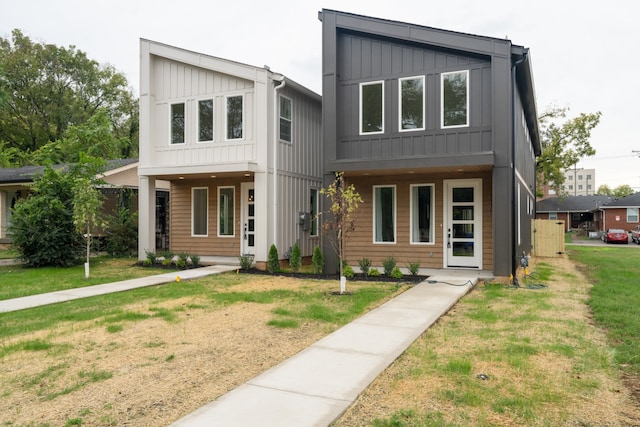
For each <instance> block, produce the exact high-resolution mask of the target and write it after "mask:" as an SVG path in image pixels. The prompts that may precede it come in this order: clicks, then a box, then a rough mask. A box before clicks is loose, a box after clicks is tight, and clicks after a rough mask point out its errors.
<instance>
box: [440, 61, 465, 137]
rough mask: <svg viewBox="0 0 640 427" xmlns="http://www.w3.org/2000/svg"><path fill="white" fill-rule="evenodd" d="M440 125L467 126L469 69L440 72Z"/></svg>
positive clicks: (444, 126)
mask: <svg viewBox="0 0 640 427" xmlns="http://www.w3.org/2000/svg"><path fill="white" fill-rule="evenodd" d="M441 92H442V95H441V98H442V103H441V104H442V105H441V109H442V127H443V128H446V127H461V126H469V71H467V70H466V71H456V72H453V73H443V74H442V88H441Z"/></svg>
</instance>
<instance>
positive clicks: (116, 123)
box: [0, 29, 137, 163]
mask: <svg viewBox="0 0 640 427" xmlns="http://www.w3.org/2000/svg"><path fill="white" fill-rule="evenodd" d="M0 70H1V71H0V73H1V75H0V94H2V93H4V94H10V96H5V97H4V101H3V102H1V103H0V140H4V141H6V142H7V143H8V145H9V146H10V147H13V148H16V149H18V150H19V151H20V152H21V153H23V161H25V160H27V161H28V160H29V154H30V153H32V152H34V151H37V150H38V149H40V148H41V147H43V146H44V145H46V144H48V143H52V142H56V141H63V140H64V139H65V137H67V130H68V129H69V127H71V126H78V125H82V124H84V123H86V122H87V121H88V120H89V119H90V118H91V117H92V116H93V115H94V114H96V113H97V112H98V111H99V110H104V111H106V113H107V116H108V117H109V120H110V122H111V124H112V129H113V132H114V134H115V137H116V138H117V139H119V138H128V145H127V146H124V147H121V149H122V150H121V152H122V154H128V153H131V152H137V106H135V104H136V100H135V97H134V96H133V92H132V89H131V88H130V87H129V84H128V82H127V79H126V78H125V76H124V75H123V74H122V73H119V72H117V71H116V70H115V69H114V68H113V67H112V66H110V65H99V64H98V63H97V62H96V61H94V60H91V59H89V58H88V57H87V55H86V54H85V53H84V52H82V51H80V50H78V49H76V47H75V46H69V47H68V48H64V47H58V46H56V45H53V44H43V43H35V42H33V41H32V40H31V39H30V38H29V37H27V36H25V35H23V34H22V32H21V31H20V30H18V29H16V30H13V32H12V34H11V38H10V39H4V38H0ZM134 122H135V123H134ZM132 138H136V139H135V140H134V139H132ZM132 146H135V147H136V148H133V147H132ZM85 148H86V149H88V148H89V147H85ZM85 151H86V150H85ZM122 154H121V155H122ZM32 163H35V162H32Z"/></svg>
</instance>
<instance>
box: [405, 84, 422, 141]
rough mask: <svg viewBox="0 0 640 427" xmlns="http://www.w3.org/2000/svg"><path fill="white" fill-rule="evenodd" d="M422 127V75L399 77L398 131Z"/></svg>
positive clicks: (420, 128)
mask: <svg viewBox="0 0 640 427" xmlns="http://www.w3.org/2000/svg"><path fill="white" fill-rule="evenodd" d="M422 129H424V77H409V78H406V79H400V131H401V132H402V131H408V130H409V131H410V130H422Z"/></svg>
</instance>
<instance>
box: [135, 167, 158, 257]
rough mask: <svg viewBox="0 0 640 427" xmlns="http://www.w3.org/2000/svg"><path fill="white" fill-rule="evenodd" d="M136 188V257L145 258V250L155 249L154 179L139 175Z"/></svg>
mask: <svg viewBox="0 0 640 427" xmlns="http://www.w3.org/2000/svg"><path fill="white" fill-rule="evenodd" d="M139 181H140V187H139V190H138V259H139V260H140V261H143V260H144V259H146V257H147V256H146V253H145V251H153V252H155V250H156V238H155V237H156V180H155V178H154V177H152V176H140V178H139Z"/></svg>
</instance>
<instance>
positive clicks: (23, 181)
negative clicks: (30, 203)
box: [0, 159, 169, 247]
mask: <svg viewBox="0 0 640 427" xmlns="http://www.w3.org/2000/svg"><path fill="white" fill-rule="evenodd" d="M66 167H67V166H66V165H54V166H53V168H54V169H65V168H66ZM137 168H138V159H119V160H107V164H106V169H105V172H104V173H102V174H101V175H100V178H101V179H102V181H104V184H102V185H100V191H101V192H102V194H104V196H105V199H104V202H103V207H102V212H103V215H104V216H109V215H111V214H113V212H114V211H115V210H116V208H117V207H118V206H119V205H122V204H125V205H127V206H130V207H131V210H132V213H135V212H136V211H137V208H138V204H137V188H138V172H137ZM43 171H44V166H24V167H20V168H5V169H0V243H4V244H8V243H10V242H11V238H10V236H9V235H8V234H7V228H8V226H9V224H10V223H11V213H12V212H11V210H12V208H13V206H14V205H15V203H16V201H17V200H18V199H20V198H22V197H27V196H28V194H29V188H30V187H31V185H32V184H33V180H34V179H35V178H37V177H38V176H40V175H41V174H42V172H43ZM126 190H130V191H126ZM155 200H156V205H157V206H158V209H159V212H158V216H159V217H161V218H166V212H167V208H168V202H169V192H168V183H166V182H160V183H159V184H158V190H157V193H156V198H155ZM159 224H160V230H159V232H158V234H157V236H156V238H157V241H158V244H160V245H163V247H166V245H165V243H166V242H167V241H168V227H167V225H168V224H167V223H166V221H165V222H164V223H163V222H160V223H159ZM160 231H164V232H160Z"/></svg>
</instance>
